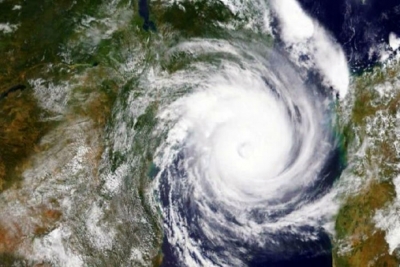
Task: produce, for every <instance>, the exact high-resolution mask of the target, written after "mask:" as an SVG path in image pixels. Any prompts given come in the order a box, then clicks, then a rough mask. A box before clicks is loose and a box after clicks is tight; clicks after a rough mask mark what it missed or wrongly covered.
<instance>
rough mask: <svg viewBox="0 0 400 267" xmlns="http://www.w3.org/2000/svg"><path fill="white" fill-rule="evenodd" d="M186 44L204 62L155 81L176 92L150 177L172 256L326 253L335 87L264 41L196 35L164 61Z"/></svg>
mask: <svg viewBox="0 0 400 267" xmlns="http://www.w3.org/2000/svg"><path fill="white" fill-rule="evenodd" d="M183 54H186V55H190V57H192V58H197V59H206V60H193V61H192V62H190V63H189V64H188V65H187V66H185V68H183V69H181V70H179V71H176V72H174V73H172V74H169V75H166V76H164V77H159V78H157V79H156V80H155V81H154V83H155V84H157V85H159V86H161V87H168V88H169V90H171V89H170V88H173V89H172V90H173V93H171V95H173V96H174V97H173V98H172V100H170V101H169V102H166V103H164V105H163V107H162V108H160V111H159V113H158V115H157V120H158V126H157V127H156V130H155V132H154V134H155V135H157V136H160V137H162V141H161V142H160V146H159V147H158V149H157V152H156V156H155V160H154V161H155V164H156V166H157V168H158V174H157V176H156V178H155V181H154V184H153V186H154V191H155V202H156V203H158V205H159V207H160V210H161V212H162V215H163V218H164V219H163V220H164V228H165V236H166V242H167V243H168V244H170V251H171V255H170V262H169V263H168V259H167V260H166V264H167V265H165V266H257V264H262V263H265V262H273V261H274V259H275V260H277V261H278V260H282V259H283V260H285V259H290V258H291V257H294V256H296V257H298V256H304V257H309V256H315V255H318V254H319V253H324V251H325V249H327V247H326V245H327V244H326V236H324V230H323V227H324V224H325V223H327V222H328V221H329V219H330V217H329V216H331V213H330V212H331V210H330V208H329V202H331V201H332V194H331V190H330V189H331V187H332V185H333V180H334V177H333V178H332V176H333V173H335V171H332V169H335V168H337V167H338V166H337V162H336V163H335V160H337V157H336V156H335V155H337V150H338V145H337V139H336V138H335V134H334V114H333V113H332V110H333V108H332V105H331V103H332V99H333V96H332V94H331V93H329V92H327V91H326V90H325V91H324V90H323V89H322V87H321V86H320V85H319V84H318V81H319V80H318V79H304V78H303V77H301V75H300V74H299V73H300V70H299V69H298V67H296V66H295V65H294V64H292V63H291V62H290V61H289V60H288V59H287V58H286V57H285V54H284V51H280V50H279V49H278V48H274V47H272V46H271V45H270V43H269V42H268V41H267V40H264V41H262V40H257V42H254V43H251V42H243V41H241V39H240V38H237V40H236V42H227V41H223V40H216V39H208V40H207V39H194V40H190V41H186V42H183V43H180V44H179V45H177V46H175V47H173V48H171V49H170V50H169V51H168V53H167V56H166V57H167V59H166V60H167V61H168V60H172V59H173V58H174V57H175V56H176V55H183ZM319 82H320V81H319ZM332 162H333V163H332ZM335 164H336V165H335ZM327 203H328V204H327ZM324 205H325V206H324ZM321 242H322V243H324V242H325V245H321ZM328 243H329V242H328ZM288 244H291V246H288ZM294 244H297V245H294ZM299 246H302V247H307V246H308V249H307V248H306V249H302V250H301V251H302V252H301V253H300V252H299V251H300V250H298V249H296V247H299ZM288 247H291V248H293V249H288ZM166 257H167V256H166ZM168 264H169V265H168Z"/></svg>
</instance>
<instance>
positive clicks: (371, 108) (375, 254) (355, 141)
mask: <svg viewBox="0 0 400 267" xmlns="http://www.w3.org/2000/svg"><path fill="white" fill-rule="evenodd" d="M399 78H400V66H399V65H394V66H392V67H387V68H381V67H376V68H374V69H373V70H371V71H369V72H365V73H363V74H361V75H360V76H359V77H356V78H355V81H354V83H355V87H354V90H355V91H354V92H351V94H353V97H354V99H355V101H354V105H353V107H352V108H351V112H350V114H349V120H348V123H347V124H346V125H345V127H344V132H343V134H344V136H345V139H346V145H347V146H348V147H347V149H348V152H349V153H353V154H354V155H351V154H350V155H349V161H350V162H349V163H350V165H349V168H350V170H349V173H351V175H352V176H354V177H355V178H354V179H356V178H357V179H360V180H361V181H362V185H361V186H360V189H359V190H357V192H355V193H352V194H350V195H348V196H347V197H346V200H345V202H344V203H343V205H342V207H341V209H340V211H339V214H338V216H337V219H336V225H335V230H336V235H337V236H336V239H335V240H334V242H335V243H334V265H335V266H336V267H358V266H374V267H375V266H377V267H380V266H382V267H392V266H399V263H400V261H399V257H398V255H397V254H396V253H393V254H392V255H391V254H389V246H388V244H387V243H386V240H385V234H386V233H385V232H384V231H382V230H380V229H377V228H376V226H375V222H374V219H373V218H374V215H375V213H376V211H377V210H378V209H383V208H385V207H386V206H387V205H389V204H390V203H391V202H392V201H393V200H394V198H395V197H396V192H395V189H394V185H393V179H394V178H395V177H396V176H397V175H398V169H397V165H398V163H399V155H398V152H397V151H396V148H395V146H394V144H395V142H396V139H397V137H396V133H395V132H396V127H398V125H397V124H396V113H397V112H398V109H399V107H400V106H399V105H400V87H399V85H400V83H398V80H399ZM379 88H380V89H382V88H387V89H386V90H388V92H387V93H386V94H382V93H380V92H379V90H377V89H379ZM383 90H385V89H383ZM362 147H363V148H364V150H363V152H360V151H361V150H362ZM355 152H359V153H361V155H357V156H356V155H355ZM352 163H353V164H352ZM350 182H351V181H350Z"/></svg>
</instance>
